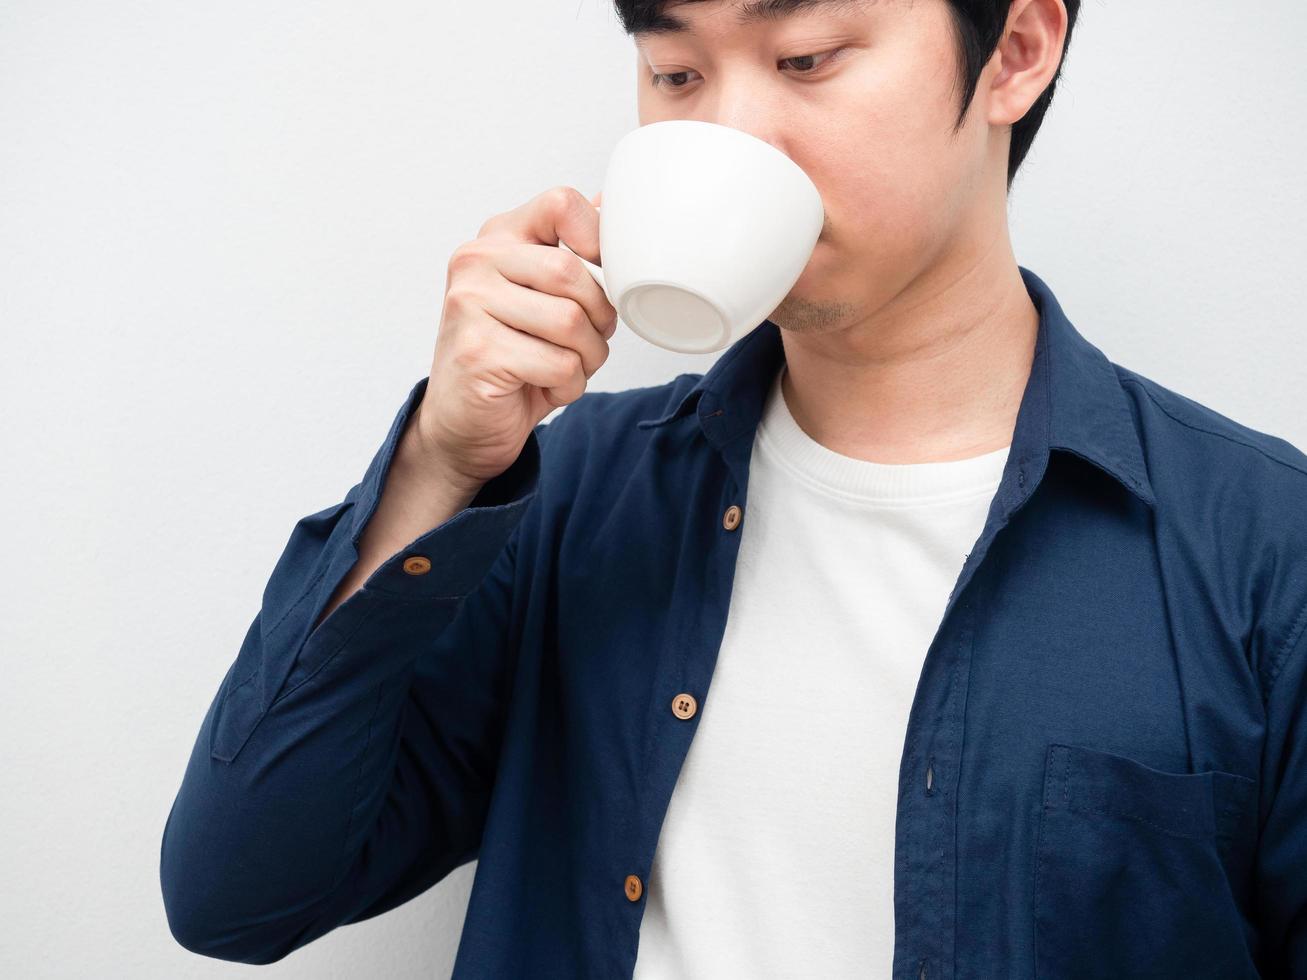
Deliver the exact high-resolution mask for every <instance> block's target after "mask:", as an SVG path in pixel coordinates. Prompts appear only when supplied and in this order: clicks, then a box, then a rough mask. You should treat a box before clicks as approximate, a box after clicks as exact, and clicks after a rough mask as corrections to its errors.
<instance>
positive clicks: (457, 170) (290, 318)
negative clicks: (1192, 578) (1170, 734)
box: [0, 0, 1307, 978]
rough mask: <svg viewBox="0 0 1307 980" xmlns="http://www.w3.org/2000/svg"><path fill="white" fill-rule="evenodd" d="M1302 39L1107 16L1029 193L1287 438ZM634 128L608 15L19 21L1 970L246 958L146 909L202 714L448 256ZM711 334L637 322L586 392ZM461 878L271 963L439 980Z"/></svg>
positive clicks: (1303, 210)
mask: <svg viewBox="0 0 1307 980" xmlns="http://www.w3.org/2000/svg"><path fill="white" fill-rule="evenodd" d="M1304 36H1307V8H1304V7H1303V6H1301V5H1300V4H1297V3H1293V2H1290V0H1275V2H1269V0H1268V2H1263V3H1259V4H1255V5H1247V4H1234V3H1229V2H1225V0H1222V2H1218V0H1150V2H1146V3H1140V2H1134V0H1132V2H1130V3H1115V4H1109V3H1107V2H1106V0H1089V2H1088V3H1087V4H1086V6H1085V8H1084V9H1083V11H1082V19H1081V23H1080V24H1079V25H1078V27H1077V31H1076V34H1075V35H1074V38H1073V43H1072V45H1071V48H1070V53H1069V55H1068V61H1067V65H1066V69H1065V74H1064V78H1063V82H1062V87H1061V88H1060V89H1059V92H1058V95H1057V98H1056V99H1055V101H1054V104H1053V109H1052V111H1051V114H1050V116H1049V117H1048V119H1047V120H1046V122H1045V125H1044V128H1043V131H1042V132H1041V133H1040V135H1039V138H1038V139H1037V140H1036V142H1035V146H1034V150H1033V154H1032V156H1031V157H1030V158H1029V160H1028V161H1027V164H1026V167H1025V170H1024V171H1023V173H1022V175H1021V176H1019V177H1018V181H1017V184H1016V187H1015V188H1014V193H1013V200H1012V210H1011V214H1012V224H1013V238H1014V244H1015V248H1016V252H1017V258H1018V261H1019V262H1021V264H1023V265H1026V266H1028V267H1030V268H1032V269H1033V270H1035V271H1036V272H1037V273H1038V274H1039V275H1040V276H1041V277H1043V278H1044V279H1045V280H1046V281H1047V282H1048V283H1049V284H1050V285H1051V286H1052V287H1053V288H1054V289H1055V290H1056V291H1057V293H1058V296H1059V299H1060V300H1061V301H1062V304H1063V306H1064V308H1065V309H1066V310H1067V312H1068V313H1069V314H1070V316H1071V318H1072V320H1073V322H1075V323H1076V324H1077V326H1078V327H1079V328H1080V329H1081V331H1082V332H1084V333H1085V334H1086V335H1087V336H1088V337H1089V338H1090V340H1091V341H1093V342H1094V343H1096V344H1097V345H1098V346H1099V347H1101V348H1102V349H1103V350H1104V351H1105V352H1106V353H1107V354H1108V356H1109V357H1111V358H1112V359H1113V360H1116V361H1118V362H1119V363H1122V364H1124V365H1126V366H1128V367H1131V368H1134V369H1135V370H1138V371H1140V372H1142V373H1144V374H1146V375H1149V376H1151V377H1153V378H1154V379H1156V380H1158V381H1159V382H1161V383H1162V384H1164V385H1166V386H1168V387H1171V388H1174V389H1176V390H1178V391H1180V392H1182V393H1184V394H1187V395H1190V396H1191V397H1195V398H1197V399H1198V400H1200V401H1203V402H1205V403H1206V404H1208V405H1210V406H1211V407H1213V408H1215V409H1217V410H1218V411H1221V412H1224V413H1225V414H1228V415H1231V416H1232V417H1234V418H1236V419H1238V420H1239V421H1242V422H1245V423H1246V424H1249V425H1252V426H1253V427H1255V428H1259V429H1263V430H1266V431H1270V432H1273V433H1275V434H1277V435H1280V436H1282V437H1284V438H1287V439H1289V440H1290V441H1291V442H1294V443H1295V444H1296V445H1298V446H1300V447H1304V446H1307V412H1304V409H1305V408H1307V395H1305V394H1304V392H1305V391H1307V359H1305V358H1304V357H1303V320H1304V313H1307V276H1304V275H1303V265H1304V261H1305V260H1307V200H1305V199H1304V191H1303V184H1304V181H1303V173H1304V167H1303V160H1304V158H1307V125H1305V124H1304V121H1303V120H1304V118H1307V70H1305V69H1304V63H1303V60H1302V58H1301V56H1300V55H1301V39H1302V38H1303V37H1304ZM636 124H637V120H636V112H635V92H634V75H633V55H632V49H631V42H630V41H629V39H628V38H626V36H625V35H624V34H623V33H622V31H621V29H620V27H619V25H618V21H617V18H616V15H615V13H614V12H613V11H612V9H611V7H610V5H609V0H579V2H574V0H550V2H545V3H541V2H529V3H528V2H526V0H513V2H510V3H503V2H500V3H484V4H471V3H463V4H455V3H450V2H442V3H420V2H417V0H388V2H381V0H376V2H372V3H369V4H366V5H365V4H360V3H345V2H341V0H318V2H306V0H299V2H291V0H285V2H282V3H277V4H268V3H254V2H251V0H227V2H224V3H221V4H219V3H196V2H191V3H184V4H183V3H173V2H162V0H121V2H118V3H115V4H91V3H74V2H68V0H7V2H5V3H3V4H0V325H2V326H3V340H4V347H5V356H4V357H3V360H2V361H0V433H2V434H3V440H4V442H3V447H0V448H2V449H3V455H2V456H0V459H2V460H3V470H2V471H0V472H2V473H3V479H2V480H0V506H2V508H3V510H2V511H0V513H3V515H4V561H3V573H2V574H3V582H2V583H0V586H2V587H0V596H2V597H3V598H2V600H0V601H2V602H3V615H0V657H2V660H0V666H2V667H3V680H2V681H0V746H3V749H2V750H0V751H3V771H2V776H3V781H2V782H0V841H2V842H3V843H0V881H3V882H5V886H4V888H3V889H2V890H0V896H2V897H0V974H2V975H4V976H5V977H23V978H26V977H79V978H80V977H133V978H154V977H159V978H181V977H209V976H238V975H243V974H244V973H245V972H246V971H247V970H248V969H249V968H248V967H243V966H241V965H236V964H230V963H223V962H220V961H216V960H208V959H205V958H203V957H198V956H195V955H193V954H191V953H188V952H187V951H185V950H184V949H182V948H181V947H180V946H178V945H176V944H175V943H174V942H173V940H172V937H171V936H170V934H169V932H168V929H167V924H166V920H165V918H164V913H163V907H162V901H161V898H160V895H159V885H158V851H159V841H160V834H161V832H162V828H163V823H164V819H165V817H166V816H167V813H168V809H169V807H170V805H171V802H172V798H173V795H174V794H175V792H176V790H177V786H178V783H179V781H180V779H181V775H182V772H183V769H184V767H185V763H186V759H187V757H188V755H189V753H190V749H191V745H192V742H193V740H194V737H195V732H196V729H197V727H198V725H199V723H200V720H201V718H202V717H203V714H204V712H205V709H206V708H207V707H208V704H209V702H210V700H211V698H212V697H213V695H214V693H215V691H216V690H217V686H218V683H219V682H220V681H221V679H222V677H223V674H224V673H225V671H226V669H227V667H228V665H229V664H230V663H231V661H232V659H233V658H234V657H235V655H236V651H237V650H238V648H239V646H240V642H241V640H242V638H243V636H244V633H245V630H246V628H247V627H248V625H249V622H250V620H251V619H252V618H253V616H254V614H255V612H256V611H257V609H258V606H259V602H260V596H261V593H262V589H263V584H264V582H265V581H266V579H267V576H268V575H269V574H270V572H271V570H272V566H273V563H274V561H275V560H276V558H277V556H278V555H279V554H280V553H281V549H282V547H283V546H284V544H285V542H286V538H287V536H288V535H289V533H290V530H291V528H292V526H293V525H294V523H295V522H296V521H297V520H298V519H299V518H300V517H301V516H303V515H305V514H308V513H311V512H313V511H316V510H319V509H321V508H322V507H325V506H327V505H328V504H331V503H334V502H335V501H337V500H339V499H340V497H341V496H342V495H343V494H344V492H345V491H346V490H347V489H348V488H349V487H350V486H351V485H352V484H353V483H354V482H356V481H357V480H358V479H359V478H360V476H361V475H362V472H363V469H364V468H365V466H366V465H367V463H368V461H369V459H370V458H371V456H372V453H373V452H374V451H375V449H376V448H377V446H378V445H379V444H380V442H381V440H382V438H383V437H384V436H385V434H386V430H387V428H388V426H389V424H390V421H391V419H392V417H393V415H394V413H395V411H396V410H397V409H398V407H399V405H400V404H401V402H402V400H403V398H404V396H405V395H406V394H407V392H408V390H409V387H410V386H411V385H412V383H413V382H414V381H416V380H417V379H418V378H419V377H422V376H424V375H425V374H426V373H427V370H428V368H429V366H430V359H431V354H432V346H433V344H434V342H435V332H436V326H437V323H438V321H439V312H440V307H441V302H442V296H443V284H444V268H445V263H446V261H447V260H448V257H449V254H450V252H451V251H452V250H453V249H454V248H455V247H456V246H457V245H459V244H460V243H461V242H463V241H465V240H467V239H469V238H472V237H474V236H475V234H476V231H477V229H478V228H479V227H480V225H481V223H482V222H483V221H484V220H485V219H486V218H488V217H489V216H490V215H492V214H495V213H498V212H501V211H505V210H508V209H509V208H512V207H515V206H517V205H518V204H520V203H522V202H524V201H526V200H528V199H529V198H531V197H533V196H534V195H535V194H537V193H539V192H540V191H542V190H544V189H546V188H548V187H551V186H553V185H555V184H570V185H572V186H574V187H577V188H578V189H580V190H582V191H583V192H584V193H585V194H586V195H587V196H590V195H592V194H593V193H594V192H595V191H596V190H598V189H599V187H600V186H601V184H602V178H603V168H604V165H605V164H606V161H607V153H608V150H609V148H610V147H611V146H612V144H613V143H614V142H615V141H616V140H617V139H618V138H619V137H620V136H621V135H622V134H623V133H625V132H627V131H628V130H629V129H631V128H633V127H634V126H635V125H636ZM717 356H719V355H717V354H714V355H702V356H698V357H695V356H686V355H678V354H672V353H669V352H663V351H659V350H657V349H655V348H653V347H651V346H649V345H647V344H645V343H644V342H642V341H640V340H638V339H637V338H635V337H634V336H633V335H632V334H630V333H629V332H626V331H623V332H621V333H619V334H618V335H617V336H616V338H615V339H614V340H613V342H612V355H611V357H610V358H609V360H608V362H607V363H606V364H605V366H604V368H603V369H602V370H601V372H600V373H599V374H598V375H596V377H595V378H594V379H593V380H592V381H591V387H592V388H595V389H603V390H614V389H623V388H628V387H634V386H638V385H647V384H657V383H660V382H662V381H665V380H667V379H669V378H671V377H673V376H674V375H676V374H678V373H680V372H681V371H702V370H706V369H707V367H708V366H709V365H710V364H711V362H712V361H713V360H714V359H715V358H716V357H717ZM474 870H475V865H468V866H465V867H463V868H460V869H459V870H458V871H456V872H455V873H454V874H452V875H451V876H450V877H449V878H447V879H446V880H445V881H443V882H441V883H440V884H439V885H437V886H436V887H435V888H433V889H431V890H430V891H428V892H427V893H426V894H424V895H422V896H421V897H419V898H418V899H415V900H414V901H412V902H410V903H408V904H407V905H405V906H402V907H401V908H399V909H396V910H395V911H393V912H391V913H389V914H388V915H385V916H382V917H380V918H377V919H373V920H371V921H368V922H364V923H360V924H358V925H354V926H348V927H345V928H342V929H338V930H337V931H335V932H333V933H331V934H329V935H327V936H325V937H323V938H322V939H320V940H319V941H317V942H316V943H313V944H311V945H309V946H308V947H305V948H304V949H302V950H300V951H298V952H296V953H294V954H292V955H291V956H289V957H288V958H286V959H285V960H283V961H282V962H281V963H278V964H275V965H273V966H270V967H266V968H264V970H263V971H262V974H261V975H265V976H269V977H315V978H317V977H362V976H368V977H374V976H375V977H382V976H384V977H393V978H407V977H441V976H448V975H449V973H450V970H451V968H452V964H453V957H454V952H455V949H456V947H457V943H458V937H459V933H460V930H461V928H462V921H463V914H464V909H465V907H466V902H467V897H468V893H469V889H470V885H471V881H472V875H473V871H474Z"/></svg>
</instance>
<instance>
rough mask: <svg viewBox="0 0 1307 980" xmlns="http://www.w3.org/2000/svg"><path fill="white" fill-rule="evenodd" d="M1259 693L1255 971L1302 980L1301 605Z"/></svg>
mask: <svg viewBox="0 0 1307 980" xmlns="http://www.w3.org/2000/svg"><path fill="white" fill-rule="evenodd" d="M1273 669H1274V674H1273V680H1272V683H1271V687H1270V693H1269V696H1268V697H1267V700H1266V718H1267V723H1266V744H1265V748H1264V750H1263V753H1262V775H1261V780H1262V786H1263V791H1262V794H1261V799H1262V803H1261V806H1260V814H1259V815H1260V818H1261V820H1262V825H1261V834H1260V837H1259V839H1258V843H1257V857H1256V873H1255V885H1256V896H1255V898H1256V914H1257V918H1258V922H1257V925H1258V933H1259V936H1260V940H1261V942H1260V945H1261V948H1262V955H1261V956H1260V957H1259V958H1258V959H1259V965H1260V968H1261V969H1262V970H1263V976H1266V977H1279V978H1285V980H1288V978H1292V980H1307V606H1304V607H1303V608H1302V614H1301V615H1300V616H1299V617H1298V621H1297V623H1296V625H1295V627H1294V628H1293V630H1291V631H1290V633H1289V636H1288V638H1287V640H1286V642H1285V645H1284V649H1283V652H1282V653H1281V655H1280V656H1279V657H1278V659H1277V660H1276V663H1275V667H1274V668H1273Z"/></svg>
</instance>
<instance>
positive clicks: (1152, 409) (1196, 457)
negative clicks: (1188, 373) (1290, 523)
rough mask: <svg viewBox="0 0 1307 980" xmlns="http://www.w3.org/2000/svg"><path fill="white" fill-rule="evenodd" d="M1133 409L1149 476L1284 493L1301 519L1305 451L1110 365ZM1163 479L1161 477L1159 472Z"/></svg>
mask: <svg viewBox="0 0 1307 980" xmlns="http://www.w3.org/2000/svg"><path fill="white" fill-rule="evenodd" d="M1112 366H1113V368H1114V369H1115V370H1116V374H1117V377H1118V379H1120V382H1121V387H1122V389H1123V390H1124V391H1125V393H1126V395H1127V396H1128V397H1129V398H1130V400H1131V402H1132V404H1133V406H1134V414H1135V418H1136V424H1137V425H1138V428H1139V434H1140V442H1141V444H1142V445H1143V450H1144V457H1145V460H1146V461H1147V463H1148V467H1149V475H1150V477H1154V482H1156V477H1155V476H1154V471H1155V470H1157V469H1159V468H1166V469H1167V470H1168V471H1171V470H1174V471H1176V472H1178V473H1183V474H1184V475H1185V478H1186V479H1188V480H1191V481H1215V482H1219V483H1222V484H1225V485H1227V486H1237V487H1239V488H1240V489H1241V490H1244V491H1248V492H1252V493H1254V494H1256V495H1260V494H1262V493H1269V494H1271V495H1272V496H1279V495H1286V496H1285V497H1284V499H1285V502H1286V503H1292V504H1295V505H1297V508H1298V510H1299V513H1302V514H1304V515H1305V516H1307V510H1304V507H1307V453H1304V452H1303V451H1302V450H1301V449H1300V448H1298V446H1296V445H1294V444H1293V443H1292V442H1290V441H1288V440H1287V439H1285V438H1283V437H1281V436H1278V435H1275V434H1273V433H1270V432H1266V431H1263V430H1260V429H1255V428H1253V427H1252V426H1251V425H1248V424H1245V423H1243V422H1240V421H1238V420H1236V419H1234V418H1231V417H1230V416H1229V415H1225V414H1223V413H1221V412H1219V411H1217V410H1216V409H1214V408H1212V407H1211V406H1210V405H1206V404H1204V403H1203V402H1200V401H1198V400H1197V399H1196V398H1193V397H1190V396H1188V395H1184V394H1181V393H1180V392H1178V391H1175V390H1174V389H1172V388H1168V387H1166V386H1165V385H1162V384H1160V383H1159V382H1157V381H1155V380H1154V379H1152V378H1149V377H1146V376H1145V375H1142V374H1140V373H1139V372H1137V371H1132V370H1130V369H1129V368H1125V367H1122V366H1121V365H1119V364H1115V363H1114V364H1113V365H1112ZM1159 475H1165V474H1159Z"/></svg>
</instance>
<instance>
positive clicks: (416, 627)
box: [159, 378, 549, 963]
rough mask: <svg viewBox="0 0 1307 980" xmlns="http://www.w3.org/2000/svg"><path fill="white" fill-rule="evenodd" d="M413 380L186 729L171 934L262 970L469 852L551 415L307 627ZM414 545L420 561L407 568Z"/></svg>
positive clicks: (389, 445)
mask: <svg viewBox="0 0 1307 980" xmlns="http://www.w3.org/2000/svg"><path fill="white" fill-rule="evenodd" d="M426 383H427V379H426V378H423V379H421V380H420V381H419V382H418V383H417V384H416V385H415V386H414V387H413V389H412V391H411V392H410V394H409V396H408V398H407V399H406V401H405V402H404V404H403V406H402V407H401V408H400V411H399V413H398V415H397V416H396V418H395V420H394V423H393V424H392V426H391V429H390V432H389V434H388V435H387V437H386V439H385V442H384V444H383V445H382V446H381V448H380V449H379V450H378V452H377V453H376V455H375V457H374V458H373V460H372V462H371V464H370V465H369V467H368V469H367V471H366V473H365V475H364V477H363V479H362V481H361V482H360V483H359V484H357V485H356V486H354V487H353V488H351V489H350V491H349V492H348V493H347V494H346V495H345V499H344V500H342V501H341V502H339V503H337V504H334V505H332V506H330V507H328V508H326V509H325V510H321V511H318V512H317V513H315V514H310V515H309V516H307V517H304V518H302V519H301V520H300V521H299V522H298V523H297V524H296V525H295V527H294V529H293V531H292V533H291V535H290V540H289V541H288V542H287V544H286V547H285V550H284V551H283V553H282V555H281V557H280V559H279V560H278V561H277V563H276V565H275V567H274V569H273V571H272V575H271V577H270V579H269V581H268V583H267V585H266V587H265V589H264V592H263V601H262V606H261V608H260V609H259V611H258V613H257V615H256V616H255V617H254V621H253V622H252V624H251V625H250V627H249V630H248V632H247V634H246V636H245V639H244V641H243V643H242V645H241V648H240V651H239V653H238V654H237V656H236V659H235V662H234V663H233V664H232V665H231V667H230V668H229V669H228V671H227V674H226V676H225V677H224V678H223V680H222V682H221V685H220V687H219V689H218V691H217V693H216V695H215V697H214V699H213V701H212V703H211V705H210V707H209V709H208V712H207V713H206V715H205V717H204V720H203V722H202V724H201V726H200V731H199V734H198V736H197V738H196V740H195V744H194V747H193V749H192V752H191V756H190V760H189V763H188V765H187V767H186V771H185V773H184V775H183V779H182V784H181V788H180V790H179V791H178V793H177V796H176V798H175V800H174V802H173V805H172V809H171V810H170V812H169V815H168V818H167V820H166V821H165V824H164V828H163V836H162V846H161V851H160V868H159V874H160V882H161V886H162V891H163V898H164V905H165V910H166V913H167V918H168V924H169V928H170V930H171V931H172V934H173V936H174V938H175V939H176V940H177V941H178V942H179V943H180V944H181V945H182V946H184V947H185V948H187V949H189V950H191V951H193V952H196V953H201V954H204V955H206V956H212V957H216V958H219V959H224V960H232V961H236V962H244V963H271V962H274V961H276V960H278V959H281V958H282V957H284V956H285V955H286V954H287V953H289V952H291V951H292V950H294V949H297V948H299V947H300V946H303V945H305V944H306V943H308V942H310V941H312V940H313V939H315V938H317V937H318V936H321V935H322V934H324V933H326V932H328V931H330V930H331V929H333V928H335V927H336V926H338V925H340V924H342V923H345V922H352V921H358V920H360V919H364V918H368V917H370V916H373V915H377V914H379V913H380V912H383V911H385V910H387V909H389V908H393V907H394V906H396V905H399V904H400V903H402V902H404V901H407V900H408V899H410V898H412V897H413V896H414V895H417V894H418V893H420V892H421V891H423V890H425V889H426V888H428V887H430V886H431V885H432V884H434V883H435V882H436V881H438V880H440V879H441V878H442V877H444V876H445V875H446V874H448V873H449V871H451V870H452V869H453V868H455V867H457V866H459V865H460V864H463V863H465V862H467V861H470V860H472V859H473V858H474V857H475V856H476V854H477V851H478V848H479V845H480V838H481V830H482V827H483V824H484V819H485V815H486V812H487V807H488V802H489V796H490V788H491V785H492V783H493V775H494V769H495V764H496V760H497V756H498V752H499V745H500V741H501V733H502V728H503V720H504V717H505V713H506V708H505V699H506V692H507V688H508V676H507V673H508V669H507V664H508V663H509V661H510V659H511V658H510V651H509V646H510V644H509V637H510V635H511V633H512V629H511V625H512V624H511V623H510V622H509V619H510V616H511V610H512V603H511V593H512V578H513V570H514V559H515V554H516V548H515V542H516V536H515V531H516V530H517V529H518V527H519V526H520V522H521V519H522V516H523V513H524V511H525V510H526V509H527V507H528V505H529V504H530V502H531V501H532V499H533V498H534V497H535V495H536V489H537V483H538V479H539V474H540V455H541V439H542V437H543V435H544V432H545V430H546V429H547V428H548V424H549V423H542V424H540V425H538V426H536V428H535V429H534V430H533V431H532V432H531V433H530V435H529V436H528V439H527V441H526V444H525V445H524V447H523V450H522V452H521V453H520V455H519V457H518V459H517V461H516V462H514V464H513V465H512V466H510V467H509V469H508V470H506V471H505V472H504V473H502V474H500V475H499V476H498V477H495V478H494V479H492V480H490V481H489V482H487V483H486V484H485V485H484V486H483V487H482V488H481V490H480V492H479V493H478V495H477V497H476V498H475V499H474V500H473V501H472V502H471V504H470V505H469V506H468V507H467V508H465V509H464V510H462V511H460V512H459V513H457V514H455V515H453V516H452V517H450V518H449V520H447V521H445V522H444V523H443V524H441V525H439V526H438V527H435V528H433V529H432V530H430V531H428V532H426V533H425V534H423V535H421V536H420V537H418V538H417V539H416V540H414V541H413V542H412V543H411V544H409V546H408V547H406V548H404V549H402V550H401V551H400V552H398V553H396V554H395V555H393V556H392V557H391V558H390V559H388V560H387V561H386V562H385V563H384V564H382V565H381V566H380V567H379V568H377V569H376V571H375V572H374V573H373V574H372V575H371V576H370V577H369V578H368V580H367V581H366V582H365V583H364V585H363V586H362V588H361V589H360V590H358V591H356V592H355V593H354V594H353V595H351V596H349V597H348V598H347V599H346V600H345V601H344V602H342V603H341V604H340V605H339V606H337V607H336V608H335V609H334V610H332V612H331V614H330V615H329V616H328V617H327V618H326V619H325V620H323V621H322V622H321V623H320V624H318V626H317V628H316V629H314V628H312V627H313V624H314V623H315V622H317V619H318V617H319V615H320V613H321V612H322V610H323V609H324V608H325V605H326V603H327V601H328V600H329V599H330V597H331V596H332V595H333V594H334V592H335V589H336V586H337V585H338V584H339V583H340V582H341V580H342V579H343V578H344V576H345V575H346V573H347V572H348V571H349V570H350V568H351V567H352V566H353V565H354V563H355V562H356V560H357V558H358V541H359V538H360V536H361V535H362V533H363V529H364V527H365V525H366V523H367V521H368V519H369V518H370V517H371V515H372V512H373V511H374V510H375V508H376V506H377V503H378V500H379V498H380V495H381V489H382V486H383V485H384V483H385V479H386V474H387V472H388V470H389V468H390V464H391V460H392V457H393V454H394V452H395V448H396V445H397V443H398V441H399V437H400V435H401V433H402V432H403V429H404V425H405V423H406V421H407V420H408V418H409V416H410V415H411V413H412V412H413V411H414V410H415V409H416V406H417V405H418V404H419V402H420V401H421V398H422V394H423V391H424V390H425V387H426ZM413 556H422V557H425V558H427V559H428V560H429V561H430V570H429V571H427V572H426V573H425V574H417V575H414V574H409V573H408V572H406V571H405V570H404V562H405V560H406V559H408V558H411V557H413Z"/></svg>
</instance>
